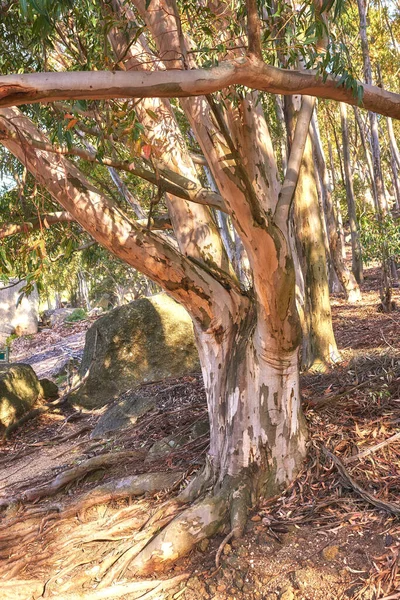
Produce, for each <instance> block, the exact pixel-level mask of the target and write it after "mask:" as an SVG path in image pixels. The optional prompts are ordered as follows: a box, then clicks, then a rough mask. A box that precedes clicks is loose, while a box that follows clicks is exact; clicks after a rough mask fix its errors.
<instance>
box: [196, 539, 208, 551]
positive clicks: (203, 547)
mask: <svg viewBox="0 0 400 600" xmlns="http://www.w3.org/2000/svg"><path fill="white" fill-rule="evenodd" d="M209 545H210V540H209V539H208V538H204V540H201V542H199V543H198V544H197V547H198V549H199V550H200V552H206V551H207V548H208V546H209Z"/></svg>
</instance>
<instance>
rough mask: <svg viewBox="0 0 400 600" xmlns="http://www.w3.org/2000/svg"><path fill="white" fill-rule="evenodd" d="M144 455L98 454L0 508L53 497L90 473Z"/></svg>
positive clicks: (13, 498) (14, 497) (1, 501)
mask: <svg viewBox="0 0 400 600" xmlns="http://www.w3.org/2000/svg"><path fill="white" fill-rule="evenodd" d="M145 455H146V453H145V452H143V451H141V450H135V451H130V452H112V453H109V454H100V455H99V456H94V457H93V458H89V459H88V460H85V461H84V462H82V463H81V464H80V465H78V466H76V467H74V468H72V469H68V470H67V471H63V472H62V473H59V474H58V475H57V476H56V478H55V479H53V480H52V481H50V482H49V483H47V484H45V485H41V486H37V487H34V488H31V489H28V490H25V491H24V492H23V493H21V494H20V495H18V496H13V497H11V498H4V499H3V500H0V508H1V507H5V506H9V505H10V504H15V503H18V502H36V501H37V500H40V498H44V497H49V496H54V495H55V494H56V493H57V492H59V491H60V490H61V489H62V488H64V487H65V486H66V485H67V484H69V483H72V482H73V481H76V480H77V479H80V478H81V477H83V476H84V475H87V474H88V473H90V472H92V471H97V470H99V469H104V468H107V467H110V466H111V465H113V464H116V463H119V462H120V461H123V460H126V459H128V458H137V459H144V457H145Z"/></svg>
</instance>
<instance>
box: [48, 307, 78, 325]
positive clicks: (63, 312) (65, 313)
mask: <svg viewBox="0 0 400 600" xmlns="http://www.w3.org/2000/svg"><path fill="white" fill-rule="evenodd" d="M74 310H75V308H57V309H56V310H53V311H52V313H51V315H50V316H49V323H50V327H57V326H58V325H61V324H62V323H64V322H65V320H66V318H67V317H69V316H70V315H72V313H73V312H74Z"/></svg>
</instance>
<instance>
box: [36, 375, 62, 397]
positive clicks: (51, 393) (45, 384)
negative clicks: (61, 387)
mask: <svg viewBox="0 0 400 600" xmlns="http://www.w3.org/2000/svg"><path fill="white" fill-rule="evenodd" d="M39 385H40V393H41V396H42V398H44V399H45V400H49V399H50V398H57V396H58V385H56V384H55V383H54V381H50V379H46V378H43V379H40V380H39Z"/></svg>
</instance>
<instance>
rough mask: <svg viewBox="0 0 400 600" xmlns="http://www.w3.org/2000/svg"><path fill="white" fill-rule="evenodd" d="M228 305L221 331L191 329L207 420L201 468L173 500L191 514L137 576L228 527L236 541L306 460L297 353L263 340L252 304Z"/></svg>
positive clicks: (160, 541)
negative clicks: (252, 511)
mask: <svg viewBox="0 0 400 600" xmlns="http://www.w3.org/2000/svg"><path fill="white" fill-rule="evenodd" d="M233 305H234V309H233V311H231V312H229V311H227V310H225V311H223V312H222V313H219V314H218V316H217V317H216V318H217V320H218V322H220V323H221V329H220V330H219V331H217V332H214V333H209V332H204V331H203V330H202V329H201V328H198V327H195V331H196V336H197V340H198V342H199V343H198V347H199V352H200V361H201V365H202V370H203V376H204V382H205V387H206V392H207V402H208V411H209V417H210V450H209V455H208V457H207V462H206V465H205V467H204V469H203V471H202V472H201V473H200V474H199V475H198V476H197V477H195V478H194V479H193V480H192V482H191V483H190V484H189V485H188V486H187V488H186V489H185V490H184V491H183V492H182V493H181V495H180V496H179V498H178V499H179V500H180V501H182V502H185V503H188V504H189V503H190V505H189V507H188V508H187V509H186V510H185V511H184V512H183V513H182V514H180V515H179V516H178V517H176V518H175V519H174V520H173V521H172V522H171V523H170V524H169V525H168V526H167V527H166V528H165V529H164V530H163V531H162V532H161V533H160V534H159V535H158V536H157V537H156V538H155V539H153V540H152V541H151V542H150V543H149V544H148V545H147V546H146V548H145V549H144V550H143V551H142V552H141V553H140V554H139V555H138V556H137V557H136V558H135V560H134V561H133V563H132V564H131V570H133V571H136V572H137V573H140V574H146V573H151V572H152V571H153V570H155V569H160V568H167V567H168V566H170V565H171V563H173V562H174V561H175V560H176V558H178V557H179V556H182V555H184V554H186V553H187V552H188V551H189V550H190V549H191V548H193V546H194V545H195V544H196V543H198V542H199V541H201V540H202V539H204V538H205V537H208V536H210V535H212V534H214V533H216V532H218V531H220V530H221V529H222V528H223V527H224V525H225V524H226V523H227V522H230V526H231V531H232V533H233V534H234V535H235V536H240V535H241V534H242V532H243V528H244V526H245V523H246V519H247V514H248V509H249V507H250V506H251V505H252V504H254V503H255V502H257V501H258V499H259V498H260V497H263V496H264V497H268V496H271V495H275V494H276V493H278V492H279V491H280V490H282V489H283V488H284V487H285V486H287V485H288V484H289V483H290V482H291V481H293V479H294V477H295V476H296V474H297V473H298V472H299V470H300V468H301V465H302V462H303V460H304V457H305V453H306V443H305V442H306V427H305V421H304V417H303V415H302V411H301V403H300V394H299V375H298V350H297V348H296V347H294V348H292V349H289V348H290V347H291V346H292V342H290V341H289V340H288V350H287V351H283V349H282V348H280V349H278V345H277V343H276V340H275V339H273V338H269V339H268V340H267V341H266V340H265V328H264V319H263V318H262V315H261V314H259V315H258V316H257V313H256V302H254V301H253V300H250V299H249V298H246V297H242V299H241V301H240V302H239V304H235V303H233ZM286 316H288V315H286ZM295 323H296V319H294V320H293V324H292V327H294V328H295V329H296V324H295ZM280 325H281V323H276V326H277V328H279V327H280ZM292 333H293V332H291V333H290V334H289V337H290V338H291V337H292ZM294 337H296V336H294ZM207 490H209V493H208V494H207V495H206V496H204V493H205V492H206V491H207ZM198 498H199V499H198ZM196 499H198V501H197V502H195V501H196ZM193 502H194V504H193Z"/></svg>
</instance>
